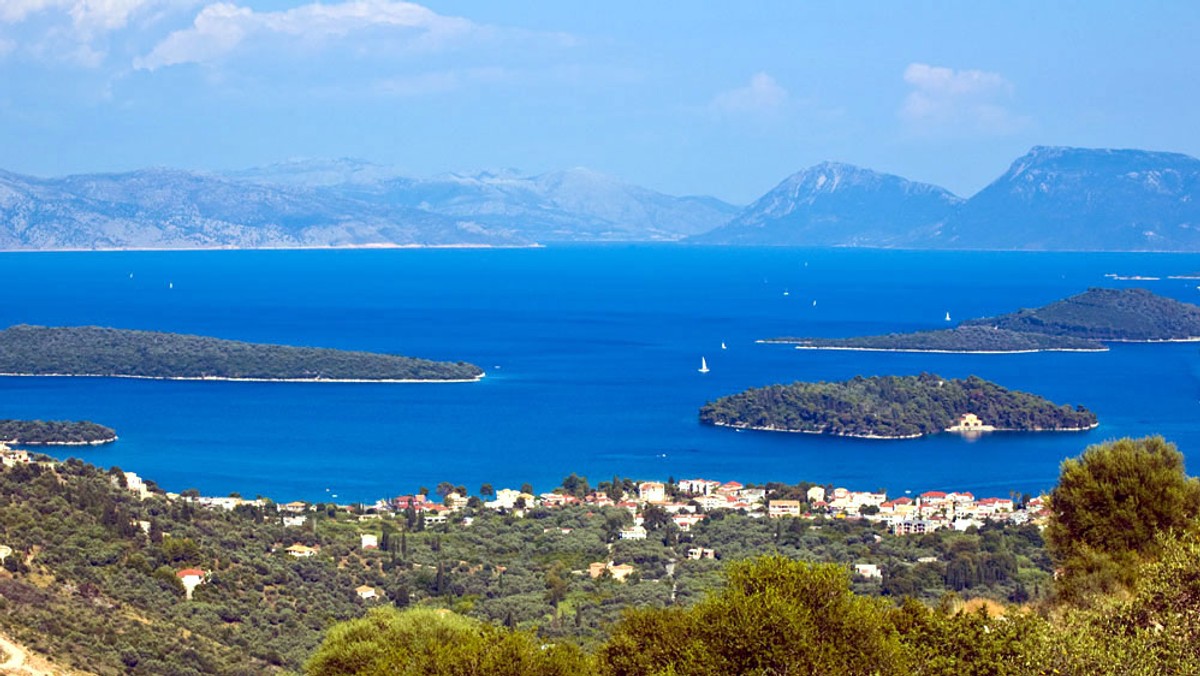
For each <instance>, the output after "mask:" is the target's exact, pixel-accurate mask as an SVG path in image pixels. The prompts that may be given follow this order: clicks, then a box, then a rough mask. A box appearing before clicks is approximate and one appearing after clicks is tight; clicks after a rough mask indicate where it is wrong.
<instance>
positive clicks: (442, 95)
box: [0, 0, 1200, 203]
mask: <svg viewBox="0 0 1200 676" xmlns="http://www.w3.org/2000/svg"><path fill="white" fill-rule="evenodd" d="M1197 35H1200V3H1196V2H1191V1H1186V2H1185V1H1179V2H1137V3H1134V2H1121V3H1114V2H1103V1H1102V0H1093V1H1090V2H1070V1H1064V2H1049V3H1048V2H1044V0H1040V1H1037V2H1026V1H1022V0H1010V1H1005V2H919V1H914V2H838V3H832V2H796V1H795V0H789V1H785V2H775V1H767V0H764V1H759V2H740V3H732V2H720V3H718V2H677V1H671V0H663V1H657V2H645V1H644V0H643V1H639V2H626V1H624V0H609V1H607V2H603V3H600V2H582V1H577V0H555V1H553V2H507V1H506V2H502V1H500V0H456V1H454V2H450V1H445V2H443V1H430V2H426V3H424V4H413V3H407V2H399V1H396V0H322V2H310V1H309V0H219V1H213V0H0V169H4V170H8V171H14V172H18V173H26V174H33V175H38V176H57V175H64V174H71V173H85V172H103V171H127V170H132V169H137V168H143V167H148V166H168V167H178V168H184V169H199V170H230V169H241V168H247V167H252V166H260V165H267V164H271V163H275V162H280V161H287V160H296V159H323V158H339V157H353V158H361V159H364V160H368V161H371V162H375V163H379V164H384V165H393V166H396V167H398V168H400V169H401V170H403V171H404V172H405V173H409V174H412V175H416V176H428V175H434V174H438V173H443V172H449V171H478V170H496V169H509V168H513V169H517V170H520V171H522V172H526V173H529V174H536V173H542V172H545V171H552V170H556V169H564V168H570V167H577V166H583V167H589V168H592V169H595V170H598V171H601V172H605V173H609V174H613V175H615V176H618V177H620V178H622V179H624V180H627V181H630V182H632V183H637V184H640V185H644V186H646V187H649V188H653V189H656V190H660V191H663V192H667V193H671V194H703V195H713V196H716V197H720V198H722V199H725V200H728V201H731V202H735V203H748V202H750V201H753V200H754V199H756V198H757V197H759V196H760V195H762V194H763V193H765V192H766V191H768V190H769V189H770V188H772V187H773V186H774V185H776V184H777V183H778V182H779V181H781V180H783V179H784V178H785V177H786V176H788V175H789V174H791V173H793V172H796V171H799V170H801V169H803V168H805V167H807V166H811V165H813V164H816V163H818V162H821V161H824V160H834V161H841V162H849V163H852V164H857V165H861V166H865V167H869V168H872V169H875V170H878V171H886V172H889V173H894V174H899V175H901V176H904V177H906V178H910V179H913V180H918V181H925V182H930V183H936V184H938V185H941V186H943V187H946V188H948V189H950V190H952V191H954V192H956V193H958V194H960V195H963V196H969V195H970V194H972V193H974V192H975V191H977V190H979V189H980V188H982V187H984V186H985V185H986V184H987V183H988V182H989V181H991V180H993V179H994V178H996V177H997V176H999V175H1000V174H1001V173H1002V172H1003V171H1004V170H1005V169H1006V168H1007V167H1008V165H1009V164H1010V163H1012V161H1013V160H1015V159H1016V158H1017V157H1019V156H1020V155H1022V154H1023V153H1025V152H1026V151H1028V150H1029V148H1030V147H1032V146H1034V145H1070V146H1084V147H1120V148H1145V149H1151V150H1166V151H1174V152H1182V153H1187V154H1189V155H1193V156H1200V125H1198V124H1196V111H1197V110H1198V109H1200V105H1198V104H1200V39H1197V37H1196V36H1197Z"/></svg>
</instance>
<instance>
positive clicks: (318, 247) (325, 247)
mask: <svg viewBox="0 0 1200 676" xmlns="http://www.w3.org/2000/svg"><path fill="white" fill-rule="evenodd" d="M544 248H546V245H545V244H539V243H537V242H534V243H532V244H392V243H390V242H381V243H378V244H313V245H304V244H297V245H295V246H120V247H107V248H102V249H97V248H86V247H64V248H61V249H0V253H112V252H121V251H310V250H311V251H334V250H353V251H361V250H373V249H378V250H388V249H544Z"/></svg>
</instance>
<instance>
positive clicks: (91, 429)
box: [0, 420, 117, 446]
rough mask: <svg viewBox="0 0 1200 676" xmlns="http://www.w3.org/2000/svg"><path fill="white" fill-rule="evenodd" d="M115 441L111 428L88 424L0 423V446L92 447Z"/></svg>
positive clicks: (49, 422) (70, 422)
mask: <svg viewBox="0 0 1200 676" xmlns="http://www.w3.org/2000/svg"><path fill="white" fill-rule="evenodd" d="M116 440H117V433H116V432H115V431H114V430H113V429H112V428H111V427H105V426H104V425H97V424H96V423H94V422H89V421H87V420H83V421H77V422H76V421H67V420H48V421H47V420H0V444H12V445H14V446H95V445H98V444H107V443H109V442H112V441H116Z"/></svg>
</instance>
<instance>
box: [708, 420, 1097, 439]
mask: <svg viewBox="0 0 1200 676" xmlns="http://www.w3.org/2000/svg"><path fill="white" fill-rule="evenodd" d="M711 424H712V425H713V426H714V427H726V428H729V429H735V430H753V431H755V432H787V433H789V434H817V435H822V436H827V437H848V438H851V439H875V440H880V441H892V440H905V439H920V438H922V437H932V436H936V435H938V434H958V435H960V436H971V432H969V431H962V430H940V431H938V432H930V433H928V434H897V435H894V436H888V435H882V434H853V433H843V432H820V431H817V430H788V429H781V428H778V427H758V426H754V425H735V424H731V423H724V422H714V423H711ZM1099 426H1100V423H1099V422H1096V423H1093V424H1092V425H1089V426H1087V427H1039V428H1034V429H1028V430H1019V429H1012V428H1009V427H994V428H992V429H990V430H981V431H980V433H981V434H984V433H991V432H1087V431H1089V430H1094V429H1096V428H1097V427H1099Z"/></svg>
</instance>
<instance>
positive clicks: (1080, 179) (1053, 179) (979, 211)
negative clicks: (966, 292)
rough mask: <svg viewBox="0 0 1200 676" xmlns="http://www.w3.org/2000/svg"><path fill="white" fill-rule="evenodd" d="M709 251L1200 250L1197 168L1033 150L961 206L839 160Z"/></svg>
mask: <svg viewBox="0 0 1200 676" xmlns="http://www.w3.org/2000/svg"><path fill="white" fill-rule="evenodd" d="M691 241H695V242H701V243H711V244H768V245H799V246H872V247H901V246H903V247H912V248H948V249H1031V250H1037V249H1046V250H1071V249H1082V250H1092V251H1139V250H1155V251H1200V160H1197V159H1196V158H1193V157H1189V156H1187V155H1180V154H1176V153H1161V152H1148V151H1142V150H1091V149H1083V148H1049V147H1036V148H1033V149H1032V150H1031V151H1030V152H1029V153H1028V154H1026V155H1025V156H1024V157H1021V158H1020V159H1018V160H1017V161H1016V162H1014V163H1013V165H1012V166H1011V167H1010V168H1009V170H1008V171H1007V172H1006V173H1005V174H1004V175H1003V176H1001V177H1000V178H999V179H997V180H996V181H995V182H993V183H992V184H991V185H989V186H987V187H986V188H984V189H983V190H981V191H980V192H979V193H977V194H976V195H974V196H973V197H971V198H970V199H968V200H965V201H964V200H962V199H960V198H958V197H955V196H954V195H952V194H951V193H949V192H947V191H945V190H943V189H941V188H938V187H936V186H932V185H928V184H923V183H913V182H911V181H907V180H905V179H903V178H900V177H897V176H889V175H887V174H878V173H875V172H873V171H869V170H866V169H859V168H857V167H852V166H849V165H845V164H835V163H828V162H827V163H823V164H819V165H817V166H815V167H812V168H810V169H806V170H805V171H802V172H800V173H798V174H795V175H793V176H791V177H789V178H788V179H787V180H785V181H784V182H783V183H780V184H779V185H778V186H776V187H775V189H773V190H772V191H771V192H769V193H767V194H766V195H764V196H763V197H762V198H761V199H759V200H758V201H757V202H755V203H754V204H751V205H750V206H749V207H747V208H746V209H745V210H744V211H742V213H740V214H738V215H737V216H736V217H735V218H734V219H733V220H731V221H730V222H729V223H728V224H726V225H724V226H722V227H720V228H717V229H716V230H714V231H712V232H709V233H705V234H703V235H700V236H698V237H694V238H692V240H691Z"/></svg>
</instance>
